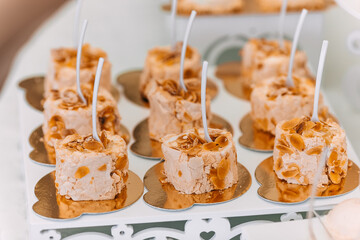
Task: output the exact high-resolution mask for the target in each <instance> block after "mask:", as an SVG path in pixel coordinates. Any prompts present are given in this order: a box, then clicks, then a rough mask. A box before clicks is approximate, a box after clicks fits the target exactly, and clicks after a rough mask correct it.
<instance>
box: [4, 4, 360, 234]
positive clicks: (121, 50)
mask: <svg viewBox="0 0 360 240" xmlns="http://www.w3.org/2000/svg"><path fill="white" fill-rule="evenodd" d="M84 2H85V3H86V4H84V7H83V10H82V17H84V18H87V19H88V20H89V27H88V31H87V35H86V39H87V40H90V39H91V43H92V44H93V45H95V46H101V47H102V48H104V49H105V51H107V52H108V54H109V58H110V60H111V61H112V63H113V66H114V67H113V76H116V75H117V74H118V73H120V72H121V71H124V70H127V69H131V68H139V67H141V66H142V64H143V61H144V58H145V55H146V51H147V49H149V48H151V47H153V46H155V45H164V44H166V43H167V42H168V39H169V37H168V36H166V34H165V33H164V31H163V29H164V23H163V21H162V19H163V16H162V12H161V11H160V9H159V5H158V4H159V2H160V1H149V0H121V1H119V0H107V1H102V2H103V3H104V4H103V5H100V7H99V4H98V0H87V1H84ZM73 16H74V5H73V3H70V4H68V5H66V6H65V7H64V8H63V9H61V10H60V11H59V12H58V13H57V14H56V15H54V17H53V18H52V19H50V20H49V21H48V22H47V23H46V24H44V26H42V27H41V29H39V30H38V31H37V32H36V34H35V35H34V36H33V38H32V39H30V41H29V42H28V44H27V45H26V46H24V48H23V49H22V50H21V51H20V52H19V54H18V57H17V58H16V60H15V62H14V66H13V69H12V71H11V73H10V75H9V77H8V81H7V84H6V85H5V88H4V89H3V91H2V93H1V95H0V112H1V114H0V133H1V134H2V136H3V137H2V138H1V140H0V146H1V147H0V150H1V160H0V161H2V164H3V167H1V168H0V188H1V190H2V193H1V198H0V239H2V240H8V239H9V240H11V239H25V238H26V216H25V199H24V198H25V194H24V193H25V189H24V188H25V186H24V178H23V164H22V155H21V149H20V144H19V142H20V138H19V123H18V116H19V115H18V107H17V97H16V88H17V82H18V81H19V80H20V79H23V78H24V77H27V76H31V75H37V74H44V72H45V71H46V69H47V62H48V57H49V49H50V48H52V47H56V46H67V45H71V44H72V22H73ZM339 18H341V19H343V20H344V21H341V23H339V22H340V21H339V20H338V19H339ZM354 21H355V19H353V18H352V17H349V16H347V15H346V14H345V13H344V12H343V11H342V10H338V9H334V10H332V11H330V12H329V13H328V14H327V16H326V24H325V36H326V37H327V38H328V39H329V40H330V43H331V44H332V43H333V45H330V49H332V50H330V52H329V55H328V56H329V60H328V63H327V65H328V66H327V68H328V72H327V73H326V75H325V77H326V79H327V80H325V83H324V85H325V87H326V92H327V95H328V96H330V102H331V104H332V106H333V108H334V109H335V112H336V113H337V114H338V117H339V119H340V121H341V123H342V124H343V126H344V128H345V130H346V131H347V133H348V135H349V138H350V140H351V141H352V143H353V145H354V147H355V150H356V151H357V153H358V155H359V153H360V137H359V136H360V135H359V134H360V128H358V127H356V124H358V123H359V122H360V121H359V120H360V113H359V112H356V111H355V110H354V108H352V107H351V105H350V104H349V102H348V101H347V100H346V98H345V94H344V93H342V90H341V78H342V76H343V74H344V73H345V72H346V70H347V68H348V67H350V65H353V64H355V63H359V62H360V61H359V59H360V58H359V56H354V55H351V54H350V53H349V52H347V51H346V49H345V47H344V45H345V43H344V40H345V38H346V35H347V34H348V33H349V32H350V31H351V30H353V29H355V28H360V24H359V23H357V22H355V23H354ZM190 44H191V41H190ZM129 46H131V47H129ZM332 46H334V47H333V48H331V47H332ZM339 54H341V55H339ZM339 56H341V57H342V59H341V61H339Z"/></svg>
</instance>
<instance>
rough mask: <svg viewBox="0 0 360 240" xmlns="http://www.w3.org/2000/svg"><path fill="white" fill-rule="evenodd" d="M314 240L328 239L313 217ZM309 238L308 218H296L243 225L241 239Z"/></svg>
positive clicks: (292, 239)
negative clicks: (294, 219)
mask: <svg viewBox="0 0 360 240" xmlns="http://www.w3.org/2000/svg"><path fill="white" fill-rule="evenodd" d="M313 229H314V234H315V237H316V240H329V237H328V235H327V233H326V230H325V229H324V227H323V226H322V225H321V223H320V221H319V220H318V219H316V218H315V219H313ZM264 239H276V240H289V239H291V240H309V239H310V235H309V220H308V219H304V220H296V221H288V222H278V223H264V224H258V225H256V226H255V225H254V226H251V225H249V226H244V227H243V231H242V235H241V240H264Z"/></svg>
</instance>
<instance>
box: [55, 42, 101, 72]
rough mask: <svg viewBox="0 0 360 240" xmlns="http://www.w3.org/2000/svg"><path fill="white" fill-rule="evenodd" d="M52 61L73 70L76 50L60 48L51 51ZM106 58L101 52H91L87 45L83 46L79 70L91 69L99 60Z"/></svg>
mask: <svg viewBox="0 0 360 240" xmlns="http://www.w3.org/2000/svg"><path fill="white" fill-rule="evenodd" d="M52 55H53V57H54V60H55V61H56V62H57V63H59V64H60V65H63V66H66V67H71V68H75V67H76V55H77V49H73V48H71V49H69V48H60V49H55V50H53V51H52ZM100 57H102V58H106V57H107V55H106V53H105V52H103V51H98V50H97V51H91V48H90V45H89V44H84V45H83V47H82V53H81V63H80V68H92V67H94V66H97V63H98V60H99V58H100Z"/></svg>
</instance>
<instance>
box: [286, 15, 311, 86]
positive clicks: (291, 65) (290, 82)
mask: <svg viewBox="0 0 360 240" xmlns="http://www.w3.org/2000/svg"><path fill="white" fill-rule="evenodd" d="M307 13H308V10H306V9H303V10H302V12H301V16H300V19H299V22H298V24H297V27H296V31H295V36H294V40H293V43H292V48H291V54H290V62H289V69H288V75H287V79H286V85H287V86H288V87H293V86H294V82H293V79H292V72H293V68H294V58H295V54H296V49H297V45H298V42H299V37H300V33H301V29H302V26H303V24H304V21H305V18H306V15H307Z"/></svg>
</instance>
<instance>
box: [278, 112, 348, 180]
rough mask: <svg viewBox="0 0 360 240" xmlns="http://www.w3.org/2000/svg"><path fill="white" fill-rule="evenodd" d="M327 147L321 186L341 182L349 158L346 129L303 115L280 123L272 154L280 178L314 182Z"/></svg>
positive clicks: (329, 120) (345, 173) (331, 121)
mask: <svg viewBox="0 0 360 240" xmlns="http://www.w3.org/2000/svg"><path fill="white" fill-rule="evenodd" d="M326 146H327V147H328V148H329V152H328V156H327V161H326V164H325V168H324V169H323V172H322V174H321V177H320V181H319V185H327V184H340V183H341V180H342V179H343V178H345V177H346V175H347V171H348V164H349V159H348V156H347V150H346V149H347V146H346V135H345V132H344V130H343V129H342V128H341V127H340V126H339V125H338V124H337V123H336V122H334V121H333V120H331V119H328V120H326V122H324V121H320V122H316V123H315V122H312V121H311V120H310V118H309V117H301V118H294V119H291V120H289V121H282V122H280V123H278V125H277V126H276V135H275V147H274V156H273V158H274V167H273V169H274V171H275V173H276V175H277V177H278V178H279V179H282V180H285V181H286V182H288V183H293V184H301V185H308V184H313V183H314V178H315V174H316V171H317V168H318V166H319V165H320V164H321V162H320V161H321V155H322V153H323V151H324V149H325V147H326Z"/></svg>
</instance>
